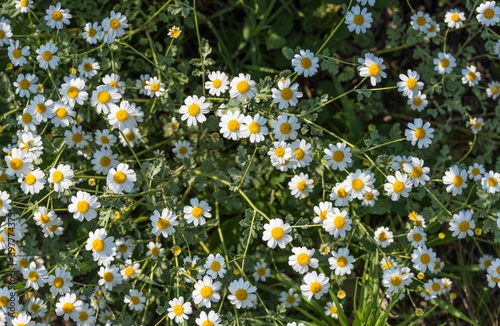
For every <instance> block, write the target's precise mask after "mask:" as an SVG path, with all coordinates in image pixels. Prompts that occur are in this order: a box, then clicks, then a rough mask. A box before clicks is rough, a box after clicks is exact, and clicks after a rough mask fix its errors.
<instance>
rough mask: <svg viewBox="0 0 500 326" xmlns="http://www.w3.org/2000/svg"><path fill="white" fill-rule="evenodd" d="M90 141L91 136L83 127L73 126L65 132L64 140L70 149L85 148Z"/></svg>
mask: <svg viewBox="0 0 500 326" xmlns="http://www.w3.org/2000/svg"><path fill="white" fill-rule="evenodd" d="M90 139H91V136H90V135H87V134H86V133H85V132H83V130H82V126H73V127H72V128H71V130H66V131H65V132H64V140H65V141H66V144H67V145H68V148H72V147H76V148H84V147H86V146H87V145H88V141H89V140H90Z"/></svg>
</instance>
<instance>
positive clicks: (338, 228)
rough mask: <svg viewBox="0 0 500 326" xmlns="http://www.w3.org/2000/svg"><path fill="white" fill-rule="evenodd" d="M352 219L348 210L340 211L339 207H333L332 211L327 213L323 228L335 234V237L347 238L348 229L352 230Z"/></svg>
mask: <svg viewBox="0 0 500 326" xmlns="http://www.w3.org/2000/svg"><path fill="white" fill-rule="evenodd" d="M351 224H352V220H351V219H350V218H349V215H348V214H347V211H346V210H343V211H340V210H339V209H338V208H336V207H335V208H333V211H332V212H328V213H326V220H325V221H323V228H324V229H325V231H326V232H328V233H330V234H331V235H333V236H334V237H335V238H337V237H339V236H340V238H345V235H346V231H350V230H351V229H352V227H351Z"/></svg>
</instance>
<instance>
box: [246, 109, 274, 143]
mask: <svg viewBox="0 0 500 326" xmlns="http://www.w3.org/2000/svg"><path fill="white" fill-rule="evenodd" d="M266 122H267V119H266V118H264V117H261V116H260V115H259V114H258V113H257V114H256V115H255V116H254V117H251V116H246V117H245V118H244V119H243V125H242V126H241V134H242V137H243V138H250V142H251V143H260V142H261V141H263V140H264V139H265V137H264V136H266V135H267V134H268V133H269V131H268V130H267V127H266Z"/></svg>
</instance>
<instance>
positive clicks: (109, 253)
mask: <svg viewBox="0 0 500 326" xmlns="http://www.w3.org/2000/svg"><path fill="white" fill-rule="evenodd" d="M85 249H86V250H88V251H92V256H93V257H94V260H95V261H97V263H98V264H99V265H103V266H107V265H109V264H110V263H111V262H112V261H113V260H114V259H115V257H114V256H116V250H117V248H116V244H115V238H114V237H108V232H107V231H106V229H103V228H101V229H97V230H95V232H92V231H90V232H89V237H88V239H87V244H86V245H85ZM100 276H102V275H100ZM100 285H101V284H100Z"/></svg>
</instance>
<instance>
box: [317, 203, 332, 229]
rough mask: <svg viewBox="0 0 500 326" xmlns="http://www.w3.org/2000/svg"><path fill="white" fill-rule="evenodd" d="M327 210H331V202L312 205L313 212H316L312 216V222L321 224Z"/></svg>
mask: <svg viewBox="0 0 500 326" xmlns="http://www.w3.org/2000/svg"><path fill="white" fill-rule="evenodd" d="M336 206H337V205H336ZM328 212H333V205H332V203H331V202H329V201H324V202H320V203H319V204H318V206H314V213H316V216H314V219H313V222H314V223H316V224H323V221H324V220H326V214H327V213H328Z"/></svg>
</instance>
